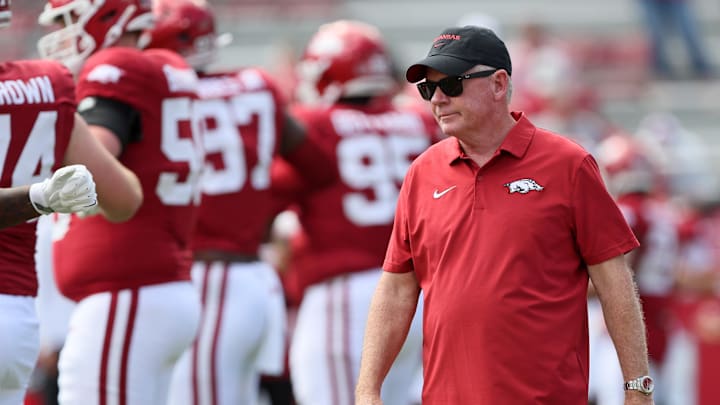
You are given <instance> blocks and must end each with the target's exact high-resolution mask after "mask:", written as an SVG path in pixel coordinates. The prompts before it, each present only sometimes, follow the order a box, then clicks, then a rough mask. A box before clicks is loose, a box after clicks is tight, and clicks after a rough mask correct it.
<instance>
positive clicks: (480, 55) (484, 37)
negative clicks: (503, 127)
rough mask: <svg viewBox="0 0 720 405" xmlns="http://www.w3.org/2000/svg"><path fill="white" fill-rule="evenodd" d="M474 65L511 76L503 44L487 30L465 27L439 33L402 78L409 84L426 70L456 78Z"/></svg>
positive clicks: (416, 80) (417, 80) (418, 78)
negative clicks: (425, 53)
mask: <svg viewBox="0 0 720 405" xmlns="http://www.w3.org/2000/svg"><path fill="white" fill-rule="evenodd" d="M475 65H486V66H491V67H494V68H496V69H504V70H505V71H507V73H508V75H511V74H512V63H511V62H510V54H509V53H508V50H507V47H505V43H504V42H503V41H502V40H501V39H500V38H498V36H497V35H495V33H494V32H493V31H492V30H491V29H488V28H482V27H476V26H474V25H466V26H464V27H452V28H448V29H446V30H445V31H443V32H442V33H441V34H440V35H438V36H437V37H436V38H435V39H434V40H433V44H432V47H431V48H430V52H428V55H427V57H426V58H425V59H423V60H421V61H419V62H417V63H416V64H414V65H412V66H410V67H409V68H408V70H407V72H405V78H406V79H407V81H409V82H410V83H415V82H419V81H420V80H422V79H424V78H425V75H426V73H427V68H433V69H435V70H437V71H438V72H441V73H444V74H446V75H448V76H458V75H460V74H462V73H464V72H467V71H468V70H469V69H470V68H472V67H473V66H475Z"/></svg>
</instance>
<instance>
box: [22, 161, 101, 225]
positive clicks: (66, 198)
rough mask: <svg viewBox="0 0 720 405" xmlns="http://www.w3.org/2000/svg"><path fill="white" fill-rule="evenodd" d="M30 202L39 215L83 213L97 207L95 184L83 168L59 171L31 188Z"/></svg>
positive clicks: (75, 166) (74, 167)
mask: <svg viewBox="0 0 720 405" xmlns="http://www.w3.org/2000/svg"><path fill="white" fill-rule="evenodd" d="M30 202H32V205H33V207H35V210H37V212H39V213H41V214H50V213H53V212H60V213H65V214H67V213H71V212H77V211H85V210H88V209H90V208H92V207H95V206H96V205H97V194H96V193H95V182H94V181H93V177H92V174H91V173H90V172H89V171H88V169H87V168H86V167H85V166H83V165H71V166H65V167H63V168H60V169H58V170H57V171H56V172H55V173H53V175H52V177H50V178H49V179H46V180H45V181H43V182H41V183H35V184H33V185H31V186H30Z"/></svg>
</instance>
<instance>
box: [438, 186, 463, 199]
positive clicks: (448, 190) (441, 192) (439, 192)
mask: <svg viewBox="0 0 720 405" xmlns="http://www.w3.org/2000/svg"><path fill="white" fill-rule="evenodd" d="M456 187H457V186H452V187H448V188H446V189H445V190H443V191H437V189H435V191H433V198H434V199H436V200H437V199H438V198H440V197H442V196H444V195H445V194H447V193H449V192H450V191H452V190H454V189H455V188H456Z"/></svg>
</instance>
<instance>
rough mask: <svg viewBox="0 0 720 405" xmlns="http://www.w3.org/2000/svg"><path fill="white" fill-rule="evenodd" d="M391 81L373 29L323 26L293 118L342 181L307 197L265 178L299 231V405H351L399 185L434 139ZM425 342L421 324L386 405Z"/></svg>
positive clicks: (281, 178) (295, 363)
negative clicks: (291, 211) (294, 212)
mask: <svg viewBox="0 0 720 405" xmlns="http://www.w3.org/2000/svg"><path fill="white" fill-rule="evenodd" d="M393 72H394V69H393V66H392V61H391V58H390V56H389V53H388V51H387V49H386V47H385V44H384V42H383V39H382V37H381V34H380V32H379V31H378V29H377V28H375V27H373V26H370V25H368V24H365V23H361V22H356V21H346V20H342V21H336V22H332V23H329V24H325V25H322V26H321V27H320V28H319V30H318V31H317V33H315V34H314V36H313V37H312V38H311V39H310V42H309V44H308V45H307V48H306V50H305V52H304V55H303V57H302V59H301V61H300V63H299V65H298V75H299V81H298V89H297V90H298V98H299V100H300V102H301V104H299V105H297V106H295V107H294V108H293V111H292V112H293V114H295V116H297V117H298V119H300V120H301V121H302V122H303V123H304V124H305V127H306V128H309V136H310V137H311V138H313V139H315V140H316V141H317V142H318V143H319V144H320V145H321V146H322V147H323V148H324V149H325V151H326V153H327V154H328V155H330V156H332V159H333V163H334V164H335V165H336V166H337V169H338V171H339V174H340V176H339V178H338V180H337V181H336V182H335V183H334V184H333V185H332V186H329V187H326V188H323V189H316V190H312V189H307V188H305V187H303V185H302V182H299V183H297V184H295V182H294V180H293V177H294V176H296V175H297V172H296V171H293V170H291V169H290V168H289V167H287V166H282V165H279V164H278V165H276V166H275V168H274V171H273V184H276V187H278V190H277V191H278V193H280V194H284V195H285V197H286V198H288V203H289V204H292V205H294V206H296V207H298V215H299V219H300V224H301V228H302V229H301V231H300V232H299V234H298V235H297V236H296V237H295V239H294V240H293V242H292V249H293V250H292V254H291V258H290V264H289V266H290V270H289V272H290V274H289V275H288V283H289V284H290V285H295V286H296V288H298V289H299V290H302V291H304V294H303V295H302V296H303V298H302V302H301V304H300V308H299V312H298V318H297V323H296V328H295V331H294V335H293V338H292V341H291V344H290V376H291V379H292V384H293V390H294V392H295V398H296V399H297V400H298V402H299V403H302V404H313V405H345V404H353V403H354V389H355V381H356V380H357V377H358V371H359V362H360V352H361V346H362V339H363V333H364V329H365V322H366V319H367V314H368V308H369V305H370V299H371V297H372V293H373V291H374V288H375V286H376V284H377V281H378V280H379V277H380V274H381V273H382V270H381V265H382V262H383V259H384V256H385V248H386V244H387V241H388V239H389V237H390V233H391V231H392V225H393V218H394V210H395V204H396V200H397V197H398V192H399V187H400V184H401V183H402V181H403V178H404V176H405V172H406V170H407V168H408V166H409V165H410V162H411V161H412V160H413V159H414V158H415V157H416V156H417V155H419V154H420V153H421V152H423V151H424V150H425V149H426V148H427V147H428V146H429V145H430V144H431V143H432V142H433V141H435V140H437V139H439V136H440V135H439V130H438V127H437V124H436V123H435V121H434V120H433V119H432V118H431V117H430V116H429V115H427V114H420V113H418V112H417V109H413V108H407V109H405V108H398V107H395V106H394V105H393V103H392V100H393V98H394V96H395V95H396V94H397V92H398V91H399V90H400V88H401V87H400V86H399V84H398V81H397V79H396V78H395V76H394V74H393ZM421 340H422V339H421V330H420V324H419V316H418V317H416V321H415V322H414V324H413V327H412V331H411V333H410V335H409V338H408V340H407V341H406V344H405V347H404V349H403V350H402V351H401V353H400V355H399V357H398V359H397V361H396V362H395V366H394V367H393V369H392V370H391V371H390V375H389V377H388V383H387V384H385V387H384V391H383V395H384V401H385V403H387V404H398V405H404V404H409V403H410V401H411V398H410V395H409V392H408V391H409V388H408V387H410V386H411V384H412V382H413V378H414V376H415V375H416V372H417V370H418V369H419V368H420V363H421ZM418 396H419V394H418Z"/></svg>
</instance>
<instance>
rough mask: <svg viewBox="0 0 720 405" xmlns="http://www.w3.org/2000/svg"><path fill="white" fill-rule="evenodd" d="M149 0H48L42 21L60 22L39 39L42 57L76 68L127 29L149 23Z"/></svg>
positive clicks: (141, 26) (45, 23)
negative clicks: (60, 25) (57, 27)
mask: <svg viewBox="0 0 720 405" xmlns="http://www.w3.org/2000/svg"><path fill="white" fill-rule="evenodd" d="M152 21H153V16H152V9H151V6H150V0H48V3H47V4H46V5H45V9H44V10H43V12H42V13H41V14H40V17H39V18H38V22H39V23H40V24H41V25H48V26H49V25H53V24H56V23H60V24H63V25H64V27H62V28H60V29H58V30H56V31H53V32H51V33H49V34H47V35H45V36H43V37H42V38H40V40H39V41H38V51H39V52H40V56H41V57H43V58H49V59H56V60H60V61H62V62H63V63H64V64H65V65H67V66H68V67H69V68H70V69H71V70H73V71H75V72H77V71H78V70H79V69H80V67H81V66H82V64H83V62H84V61H85V59H87V58H88V57H89V56H90V55H92V54H93V53H94V52H96V51H98V50H100V49H103V48H107V47H110V46H113V45H115V44H116V43H117V42H118V40H119V39H120V37H121V36H122V35H123V34H125V33H126V32H134V31H143V30H145V29H148V28H150V27H152Z"/></svg>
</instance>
